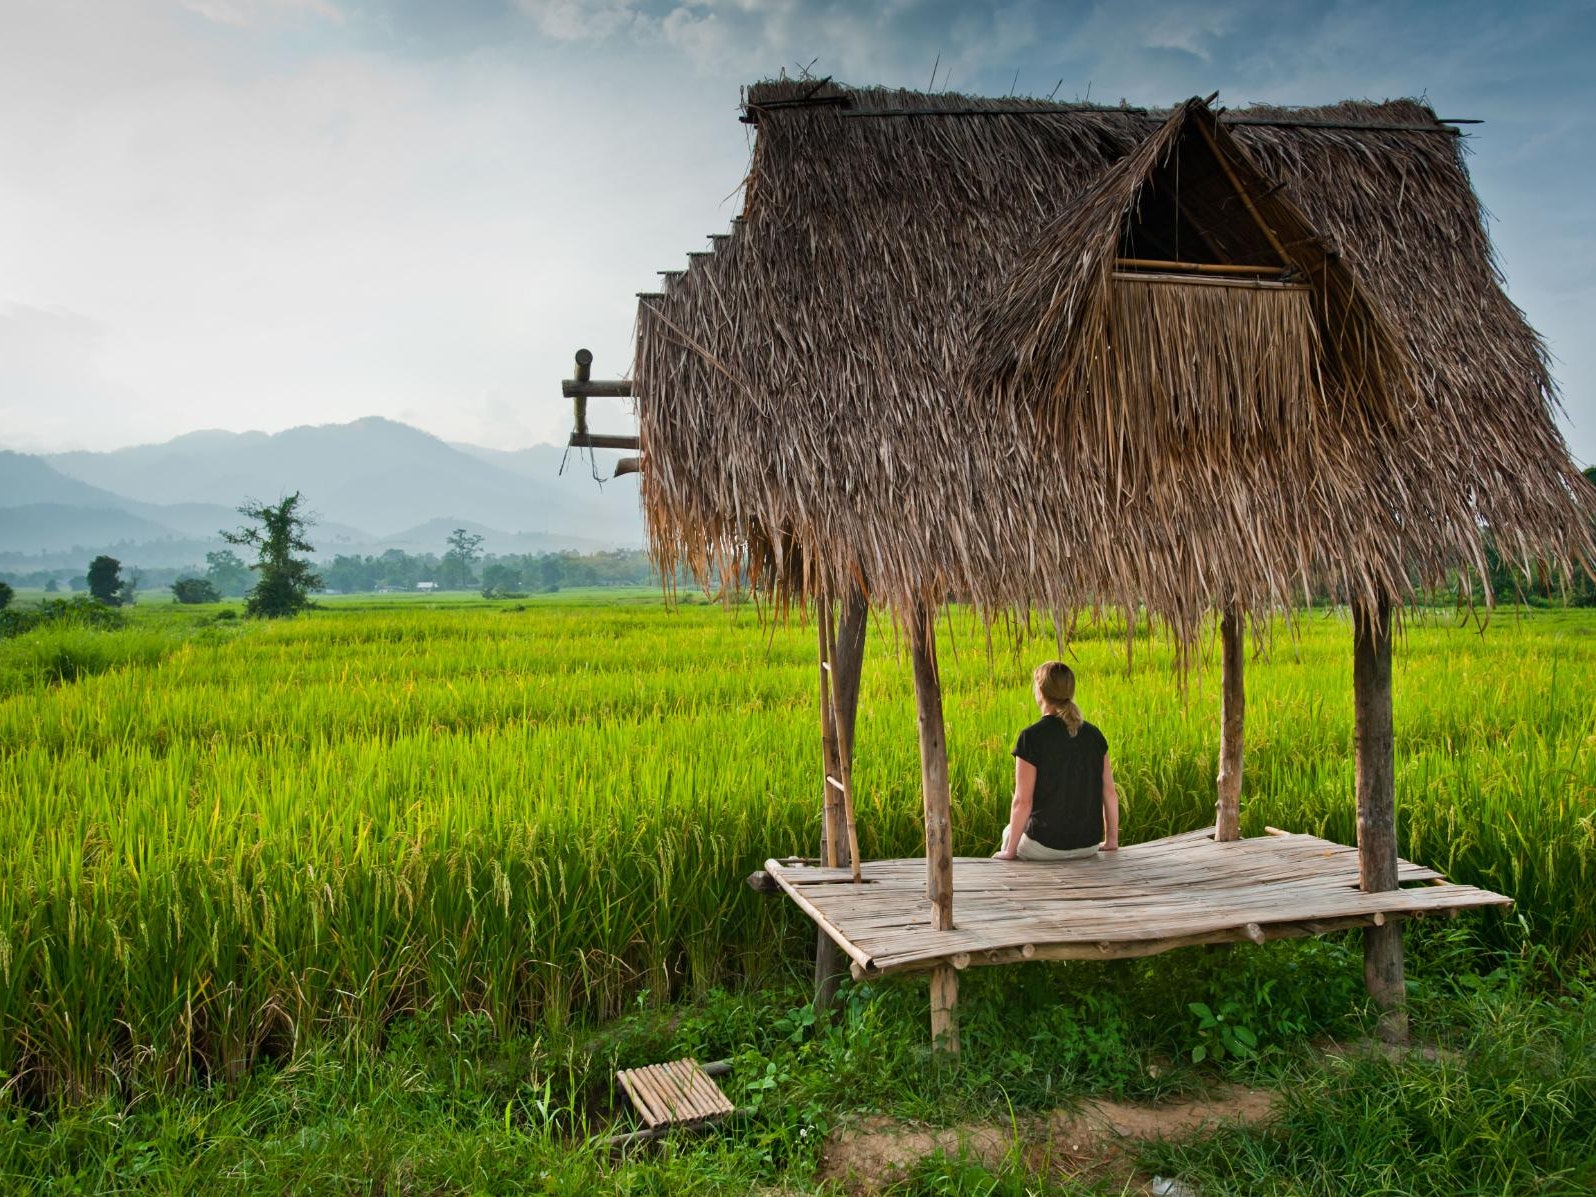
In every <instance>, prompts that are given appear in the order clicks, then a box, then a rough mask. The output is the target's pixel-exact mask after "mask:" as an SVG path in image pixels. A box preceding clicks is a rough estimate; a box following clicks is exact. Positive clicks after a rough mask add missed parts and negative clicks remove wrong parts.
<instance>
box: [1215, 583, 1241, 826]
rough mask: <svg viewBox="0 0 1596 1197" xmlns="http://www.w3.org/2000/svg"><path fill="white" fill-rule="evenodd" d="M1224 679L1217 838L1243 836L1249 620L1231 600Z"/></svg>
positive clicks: (1222, 624) (1224, 632)
mask: <svg viewBox="0 0 1596 1197" xmlns="http://www.w3.org/2000/svg"><path fill="white" fill-rule="evenodd" d="M1219 638H1220V641H1221V647H1220V661H1221V671H1222V673H1223V680H1222V682H1221V691H1222V693H1221V697H1220V715H1219V786H1218V789H1219V801H1218V802H1217V803H1216V804H1215V807H1214V839H1216V840H1220V841H1224V840H1235V839H1240V838H1241V762H1242V741H1243V739H1244V732H1245V729H1246V722H1247V687H1246V683H1245V680H1244V678H1243V669H1244V667H1245V665H1246V659H1247V658H1246V643H1245V642H1246V623H1245V618H1244V616H1243V615H1242V610H1241V605H1240V604H1239V603H1231V604H1229V605H1227V606H1226V607H1225V613H1224V615H1223V617H1222V618H1221V619H1220V621H1219Z"/></svg>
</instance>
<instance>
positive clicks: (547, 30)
mask: <svg viewBox="0 0 1596 1197" xmlns="http://www.w3.org/2000/svg"><path fill="white" fill-rule="evenodd" d="M516 7H517V8H518V9H520V10H521V12H523V13H525V14H526V16H528V17H530V18H531V20H532V23H533V24H534V25H536V26H537V28H538V30H539V32H541V33H543V34H545V35H547V36H548V37H552V38H554V39H555V40H557V41H562V42H575V41H595V42H602V41H605V40H606V39H608V38H611V37H613V36H615V35H616V34H617V33H621V32H623V31H625V30H629V29H638V28H648V27H649V26H651V25H654V24H656V23H655V22H651V21H650V20H649V19H648V18H647V17H646V16H645V15H644V14H643V13H642V12H641V11H639V10H640V8H641V7H642V0H516Z"/></svg>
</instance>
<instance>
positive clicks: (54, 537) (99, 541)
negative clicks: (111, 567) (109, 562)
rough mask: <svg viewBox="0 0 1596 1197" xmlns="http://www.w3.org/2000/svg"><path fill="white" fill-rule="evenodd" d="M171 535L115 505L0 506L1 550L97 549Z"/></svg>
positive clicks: (16, 551)
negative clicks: (118, 508) (114, 506)
mask: <svg viewBox="0 0 1596 1197" xmlns="http://www.w3.org/2000/svg"><path fill="white" fill-rule="evenodd" d="M172 538H173V532H172V529H171V528H167V527H163V526H162V525H160V524H157V523H154V522H153V521H151V520H147V519H141V518H140V517H139V516H136V515H133V514H131V513H129V512H126V511H120V510H117V509H116V508H110V507H71V506H68V505H67V504H65V503H28V504H25V505H23V506H20V507H0V553H49V552H53V551H56V550H60V549H70V548H74V547H82V548H92V549H93V550H95V551H96V552H98V551H99V550H101V549H103V548H106V547H108V546H110V545H114V544H129V543H138V542H143V541H155V540H170V539H172ZM91 556H92V554H91Z"/></svg>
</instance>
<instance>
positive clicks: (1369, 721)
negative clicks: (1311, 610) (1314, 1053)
mask: <svg viewBox="0 0 1596 1197" xmlns="http://www.w3.org/2000/svg"><path fill="white" fill-rule="evenodd" d="M1352 619H1353V648H1352V692H1353V707H1354V712H1355V719H1356V741H1357V778H1358V884H1359V888H1361V889H1362V890H1364V891H1365V892H1366V893H1381V892H1384V891H1386V890H1393V889H1396V888H1397V838H1396V743H1395V736H1394V733H1393V730H1392V717H1391V604H1390V601H1389V599H1387V598H1386V597H1384V596H1381V598H1380V599H1379V600H1378V601H1377V602H1376V603H1375V605H1374V607H1373V609H1370V608H1369V607H1367V606H1365V605H1362V604H1358V605H1356V606H1354V608H1353V615H1352ZM1363 983H1364V985H1365V986H1367V987H1368V990H1369V995H1370V996H1371V997H1372V998H1374V1001H1375V1004H1376V1005H1378V1006H1379V1007H1380V1010H1381V1012H1382V1013H1381V1015H1380V1037H1381V1038H1382V1039H1384V1040H1385V1041H1386V1042H1388V1043H1405V1042H1407V1037H1408V1016H1407V1011H1406V1009H1405V1008H1404V1005H1403V1000H1404V997H1405V993H1406V987H1405V984H1404V978H1403V965H1402V924H1401V923H1400V921H1398V920H1395V919H1391V920H1387V921H1386V922H1385V924H1384V925H1383V926H1374V927H1368V928H1365V930H1364V932H1363Z"/></svg>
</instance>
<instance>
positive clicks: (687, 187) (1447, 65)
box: [0, 0, 1596, 464]
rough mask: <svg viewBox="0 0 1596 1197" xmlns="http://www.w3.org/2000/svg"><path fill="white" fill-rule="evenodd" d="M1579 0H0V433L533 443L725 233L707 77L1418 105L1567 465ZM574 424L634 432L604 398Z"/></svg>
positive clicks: (1591, 349)
mask: <svg viewBox="0 0 1596 1197" xmlns="http://www.w3.org/2000/svg"><path fill="white" fill-rule="evenodd" d="M1593 51H1596V0H1573V2H1565V3H1559V4H1546V3H1536V2H1527V3H1517V4H1502V3H1475V2H1472V0H1448V2H1447V3H1440V2H1439V0H1428V2H1409V0H1380V2H1376V3H1366V2H1363V0H1358V2H1355V3H1354V2H1343V3H1307V2H1305V0H1213V2H1211V3H1204V4H1188V3H1177V2H1175V0H1101V2H1097V0H1068V2H1059V3H1046V2H1043V0H887V2H885V3H881V4H874V5H872V4H868V3H864V2H862V0H861V2H856V3H848V2H843V0H447V2H446V0H0V447H5V448H12V449H22V450H26V451H32V452H44V451H56V450H63V449H72V448H88V449H107V448H113V447H118V446H121V445H126V444H133V443H142V442H151V441H160V440H165V439H167V438H169V437H171V436H174V435H177V434H179V433H183V432H187V431H192V430H195V429H200V428H225V429H233V430H246V429H262V430H265V431H277V430H279V429H282V428H286V427H291V426H293V425H298V424H320V423H335V422H345V421H348V420H353V419H357V418H360V417H363V416H386V417H389V418H391V419H395V420H402V421H405V422H407V423H410V424H414V425H416V426H418V427H420V428H424V429H426V430H427V431H429V432H433V433H436V434H437V435H440V436H442V437H445V438H446V439H449V440H457V441H469V442H473V443H477V444H484V445H490V446H495V447H499V448H519V447H523V446H526V445H530V444H534V443H539V442H551V441H563V439H564V437H565V435H566V433H567V432H568V430H569V418H570V415H569V407H568V405H567V404H566V403H565V402H563V401H562V400H561V399H560V393H559V380H560V379H561V378H565V377H568V376H569V374H570V371H571V358H572V354H573V353H574V351H575V350H576V349H577V347H579V346H586V347H588V348H590V349H592V350H593V351H594V354H595V365H594V376H595V377H614V376H618V375H620V374H621V373H622V372H623V371H624V370H626V369H627V367H628V365H629V362H630V341H631V332H632V319H633V315H634V312H635V300H634V293H635V292H637V291H645V290H652V289H654V288H655V287H656V285H657V281H658V280H657V275H656V272H657V271H660V270H665V269H675V268H679V267H681V266H682V265H683V264H684V262H685V254H686V253H687V252H688V251H690V250H699V249H703V248H706V245H705V238H706V236H707V235H708V234H710V233H713V232H721V231H724V230H725V228H726V227H727V225H728V223H729V222H730V220H731V218H732V216H734V215H735V214H736V212H737V209H738V203H739V187H740V184H741V180H742V177H743V174H744V172H745V170H746V168H747V164H748V156H749V152H750V149H751V142H750V131H749V129H748V127H746V126H744V125H742V124H740V123H739V122H738V120H737V116H738V99H739V87H740V86H741V85H742V84H744V83H747V82H751V81H754V80H757V79H760V78H764V77H769V76H772V75H775V74H776V73H778V72H780V71H783V70H785V71H787V72H788V73H789V74H793V73H797V72H799V71H801V70H808V71H810V72H811V73H813V74H815V75H817V76H819V75H830V76H833V77H834V78H836V79H837V80H839V81H843V82H848V83H854V84H872V83H881V84H887V85H892V86H910V87H915V88H920V89H925V88H927V87H929V86H930V85H931V84H932V81H933V71H934V72H935V73H934V80H935V89H936V90H943V89H952V90H959V91H967V92H974V93H983V94H997V95H1006V94H1009V93H1011V92H1013V93H1015V94H1018V95H1047V94H1049V93H1051V92H1053V91H1054V90H1055V89H1056V90H1057V95H1058V97H1059V98H1061V99H1087V98H1089V99H1091V100H1093V101H1106V102H1111V103H1112V102H1117V101H1118V100H1120V99H1121V98H1124V99H1126V100H1128V101H1130V102H1131V103H1133V104H1138V105H1150V106H1161V105H1167V104H1171V103H1174V102H1178V101H1180V100H1182V99H1185V98H1186V97H1188V96H1191V95H1197V94H1200V95H1207V94H1208V93H1209V92H1213V91H1216V90H1217V91H1218V92H1219V93H1220V103H1222V104H1228V105H1230V106H1232V107H1240V106H1242V105H1245V104H1247V103H1251V102H1272V103H1285V104H1315V103H1326V102H1331V101H1335V100H1339V99H1343V98H1348V97H1352V98H1360V99H1362V98H1367V99H1375V100H1379V99H1385V98H1392V97H1398V96H1420V97H1423V98H1425V99H1426V100H1427V101H1428V102H1429V103H1430V104H1431V105H1432V106H1433V107H1434V108H1435V110H1436V112H1437V114H1438V115H1439V116H1442V117H1473V118H1478V119H1482V120H1484V121H1485V123H1484V124H1483V125H1480V126H1475V127H1473V129H1472V131H1471V133H1470V136H1469V137H1468V138H1467V143H1468V148H1469V151H1470V158H1469V169H1470V171H1471V174H1472V177H1473V180H1474V184H1475V189H1476V191H1477V192H1478V193H1479V195H1480V197H1481V199H1482V200H1483V202H1484V204H1485V205H1486V207H1487V208H1488V209H1489V210H1490V211H1491V213H1492V215H1493V219H1492V223H1491V226H1490V231H1491V235H1492V238H1493V241H1494V243H1495V246H1496V249H1497V253H1498V256H1499V258H1500V262H1501V266H1502V269H1503V271H1504V273H1505V274H1506V276H1507V281H1508V293H1509V295H1510V296H1511V297H1512V298H1513V300H1514V302H1516V303H1517V304H1518V305H1519V306H1520V307H1521V308H1522V309H1524V311H1525V312H1526V313H1527V315H1528V317H1529V319H1530V322H1531V323H1532V324H1533V325H1534V326H1535V327H1536V328H1537V329H1538V330H1539V331H1540V332H1541V333H1542V335H1543V336H1544V337H1545V339H1546V342H1547V344H1548V346H1549V348H1550V350H1551V352H1552V353H1553V355H1554V358H1555V372H1556V376H1557V379H1558V382H1559V384H1560V387H1561V392H1562V401H1563V406H1564V408H1565V413H1566V414H1565V416H1564V418H1563V429H1564V435H1565V437H1566V438H1567V439H1568V441H1569V445H1570V448H1571V449H1572V451H1573V453H1574V456H1575V457H1576V459H1578V460H1579V461H1580V463H1581V464H1589V463H1591V462H1593V461H1596V328H1593V319H1596V255H1593V249H1596V226H1593V222H1592V220H1591V217H1592V207H1593V205H1592V203H1591V199H1590V196H1591V194H1592V191H1593V185H1596V82H1593V80H1596V71H1592V70H1591V68H1590V65H1589V64H1590V61H1591V58H1592V54H1593ZM593 426H594V427H595V429H598V430H601V431H602V430H611V429H613V430H616V431H623V430H629V417H628V416H627V415H626V413H625V411H624V410H623V409H622V408H621V407H620V406H619V405H616V406H615V407H614V408H613V409H611V410H608V411H605V412H596V413H595V415H594V417H593Z"/></svg>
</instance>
